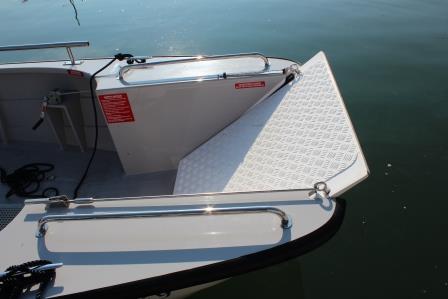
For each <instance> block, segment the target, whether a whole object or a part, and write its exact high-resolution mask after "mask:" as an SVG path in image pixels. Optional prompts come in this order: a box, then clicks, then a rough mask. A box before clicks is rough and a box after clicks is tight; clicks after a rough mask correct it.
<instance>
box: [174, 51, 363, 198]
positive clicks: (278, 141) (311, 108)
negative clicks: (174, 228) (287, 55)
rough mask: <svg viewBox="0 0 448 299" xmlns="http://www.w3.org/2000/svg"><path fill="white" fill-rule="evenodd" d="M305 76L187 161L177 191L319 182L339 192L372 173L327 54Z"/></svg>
mask: <svg viewBox="0 0 448 299" xmlns="http://www.w3.org/2000/svg"><path fill="white" fill-rule="evenodd" d="M300 70H301V76H300V77H299V78H296V79H295V80H294V81H293V82H291V83H289V84H288V85H287V86H285V87H283V88H282V89H281V90H279V91H278V92H276V93H275V94H274V95H273V96H271V97H270V98H268V99H266V100H265V101H263V102H261V103H260V104H258V105H257V106H255V107H254V108H253V109H251V110H250V111H248V112H247V113H246V114H244V115H243V116H242V117H241V118H240V119H238V120H237V121H235V122H234V123H232V124H231V125H230V126H228V127H227V128H226V129H224V130H222V131H221V132H220V133H218V134H217V135H216V136H214V137H213V138H212V139H210V140H209V141H208V142H206V143H204V144H203V145H202V146H200V147H199V148H197V149H196V150H194V151H193V152H192V153H190V154H189V155H187V156H186V157H185V158H184V159H182V160H181V162H180V165H179V169H178V173H177V179H176V185H175V188H174V193H175V194H192V193H204V192H239V191H255V190H256V191H262V190H284V189H303V188H311V187H313V185H314V184H315V183H317V182H320V181H324V182H326V184H327V186H328V187H329V188H330V190H331V194H332V195H333V196H334V195H338V194H340V193H341V192H343V191H344V190H346V189H348V188H350V187H351V186H353V185H355V184H356V183H358V182H360V181H361V180H363V179H364V178H366V177H367V175H368V167H367V164H366V162H365V160H364V156H363V154H362V151H361V148H360V145H359V143H358V140H357V137H356V133H355V131H354V129H353V126H352V124H351V122H350V118H349V116H348V113H347V110H346V108H345V106H344V102H343V100H342V97H341V95H340V93H339V90H338V88H337V85H336V82H335V80H334V78H333V75H332V73H331V69H330V66H329V64H328V61H327V59H326V57H325V54H324V53H323V52H320V53H318V54H317V55H316V56H314V57H313V58H312V59H311V60H309V61H308V62H307V63H306V64H304V65H303V66H302V67H301V68H300Z"/></svg>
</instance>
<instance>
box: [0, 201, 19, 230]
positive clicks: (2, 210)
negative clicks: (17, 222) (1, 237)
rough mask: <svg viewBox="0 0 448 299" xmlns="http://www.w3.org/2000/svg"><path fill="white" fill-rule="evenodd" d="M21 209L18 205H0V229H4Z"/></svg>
mask: <svg viewBox="0 0 448 299" xmlns="http://www.w3.org/2000/svg"><path fill="white" fill-rule="evenodd" d="M21 210H22V208H19V207H0V231H1V230H2V229H4V228H5V227H6V226H7V225H8V224H9V223H10V222H11V221H12V220H13V219H14V218H15V217H16V216H17V215H18V214H19V213H20V211H21Z"/></svg>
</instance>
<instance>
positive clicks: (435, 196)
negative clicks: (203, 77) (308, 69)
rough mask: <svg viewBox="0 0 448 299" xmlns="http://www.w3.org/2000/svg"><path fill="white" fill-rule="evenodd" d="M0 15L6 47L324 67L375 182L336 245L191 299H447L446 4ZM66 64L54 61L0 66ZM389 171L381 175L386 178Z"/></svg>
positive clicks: (366, 1) (47, 7) (360, 2)
mask: <svg viewBox="0 0 448 299" xmlns="http://www.w3.org/2000/svg"><path fill="white" fill-rule="evenodd" d="M73 2H74V4H75V5H76V8H77V13H78V19H79V23H80V25H78V23H77V21H76V19H75V11H74V9H73V7H72V5H71V4H70V1H69V0H40V1H37V0H29V1H23V2H22V1H17V0H16V1H10V0H2V1H1V2H0V14H1V15H0V16H1V17H0V44H21V43H34V42H49V41H67V40H89V41H90V42H91V47H90V48H88V49H82V50H77V51H76V53H77V54H78V55H82V56H91V57H99V56H109V55H112V54H114V53H116V52H117V51H123V52H130V53H134V54H154V55H155V54H197V53H203V54H219V53H235V52H247V51H259V52H262V53H265V54H266V55H271V56H283V57H289V58H292V59H296V60H299V61H306V60H307V59H308V58H309V57H311V56H312V55H313V54H314V53H316V52H317V51H318V50H324V51H325V52H326V53H327V55H328V57H329V59H330V62H331V63H332V66H333V69H334V73H335V76H336V79H337V81H338V83H339V87H340V89H341V92H342V94H343V96H344V98H345V101H346V104H347V106H348V110H349V112H350V114H351V117H352V121H353V122H354V124H355V127H356V130H357V133H358V136H359V139H360V141H361V144H362V146H363V148H364V152H365V155H366V158H367V161H368V163H369V166H370V170H371V177H370V178H369V179H368V180H367V181H366V182H364V183H362V184H361V185H359V186H358V187H356V188H355V189H353V190H351V191H350V192H348V193H347V194H346V195H345V198H346V199H347V201H348V207H347V208H348V210H347V215H346V219H345V222H344V224H343V226H342V228H341V230H340V232H339V233H338V234H337V235H336V236H335V237H334V238H333V239H332V240H331V241H330V242H328V243H327V244H325V245H324V246H323V247H321V248H319V249H317V250H316V251H314V252H312V253H309V254H307V255H306V256H303V257H302V258H300V259H298V260H293V261H291V262H288V263H285V264H282V265H278V266H275V267H272V268H269V269H266V270H263V271H259V272H255V273H251V274H248V275H243V276H241V277H238V278H235V279H232V280H230V281H228V282H226V283H224V284H222V285H220V286H217V287H214V288H211V289H209V290H206V291H205V292H202V293H199V294H197V295H195V296H194V298H196V299H199V298H249V297H254V298H274V297H280V296H284V297H287V298H330V297H335V298H385V297H386V298H417V297H418V298H448V233H447V231H448V217H447V212H448V210H447V209H448V196H447V195H445V194H444V193H443V192H444V191H445V190H446V189H445V186H446V185H445V184H446V181H447V179H448V175H447V167H448V151H447V148H448V137H447V134H448V130H447V129H448V2H447V0H395V1H394V0H351V1H349V0H306V1H299V0H283V1H280V0H277V1H274V0H245V1H243V0H241V1H235V0H227V1H211V0H208V1H199V0H196V1H187V0H177V1H167V0H165V1H143V0H133V1H118V0H113V1H112V0H108V1H106V0H86V1H81V0H73ZM54 57H57V58H63V57H65V53H64V52H63V51H62V50H59V51H48V52H29V53H27V54H25V53H14V54H10V55H5V54H1V56H0V61H6V60H20V59H25V58H26V59H37V58H39V59H40V58H54ZM388 164H389V166H388Z"/></svg>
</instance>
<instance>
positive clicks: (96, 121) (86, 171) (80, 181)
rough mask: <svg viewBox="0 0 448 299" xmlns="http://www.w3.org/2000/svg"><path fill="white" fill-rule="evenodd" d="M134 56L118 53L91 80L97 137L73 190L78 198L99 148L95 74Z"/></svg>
mask: <svg viewBox="0 0 448 299" xmlns="http://www.w3.org/2000/svg"><path fill="white" fill-rule="evenodd" d="M131 57H133V56H132V55H131V54H121V53H119V54H117V55H115V56H114V58H113V59H112V60H111V61H109V62H108V63H107V64H106V65H105V66H103V67H102V68H100V69H99V70H98V71H96V72H95V73H94V74H93V75H92V76H91V77H90V80H89V87H90V96H91V100H92V109H93V117H94V123H95V137H94V141H93V150H92V154H91V155H90V159H89V162H88V163H87V166H86V169H85V170H84V173H83V175H82V176H81V179H80V180H79V182H78V185H77V186H76V188H75V191H74V192H73V198H77V197H78V192H79V188H81V186H82V183H83V182H84V180H85V179H86V177H87V174H88V172H89V169H90V165H91V164H92V161H93V158H94V157H95V154H96V151H97V148H98V113H97V111H96V100H95V92H94V90H93V80H95V76H96V75H98V74H99V73H101V72H102V71H104V70H105V69H106V68H107V67H108V66H110V65H111V64H112V63H114V61H115V60H119V61H122V60H124V59H126V58H131Z"/></svg>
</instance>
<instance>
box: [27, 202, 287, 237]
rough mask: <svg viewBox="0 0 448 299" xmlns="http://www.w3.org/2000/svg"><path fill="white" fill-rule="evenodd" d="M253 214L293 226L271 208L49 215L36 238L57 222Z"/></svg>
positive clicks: (40, 223) (43, 221)
mask: <svg viewBox="0 0 448 299" xmlns="http://www.w3.org/2000/svg"><path fill="white" fill-rule="evenodd" d="M253 213H272V214H275V215H277V216H278V217H280V219H281V227H282V228H283V229H288V228H290V227H291V226H292V221H291V219H290V218H289V216H288V215H287V214H286V213H285V212H284V211H283V210H281V209H278V208H275V207H271V206H252V207H229V208H214V207H211V206H210V207H205V208H200V209H179V210H153V211H139V212H119V213H92V214H72V215H67V214H65V215H47V216H44V217H42V218H40V219H39V221H38V223H37V232H36V237H37V238H42V237H44V236H45V233H46V232H47V230H48V223H49V222H57V221H79V220H99V219H123V218H145V217H183V216H203V215H228V214H253Z"/></svg>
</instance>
